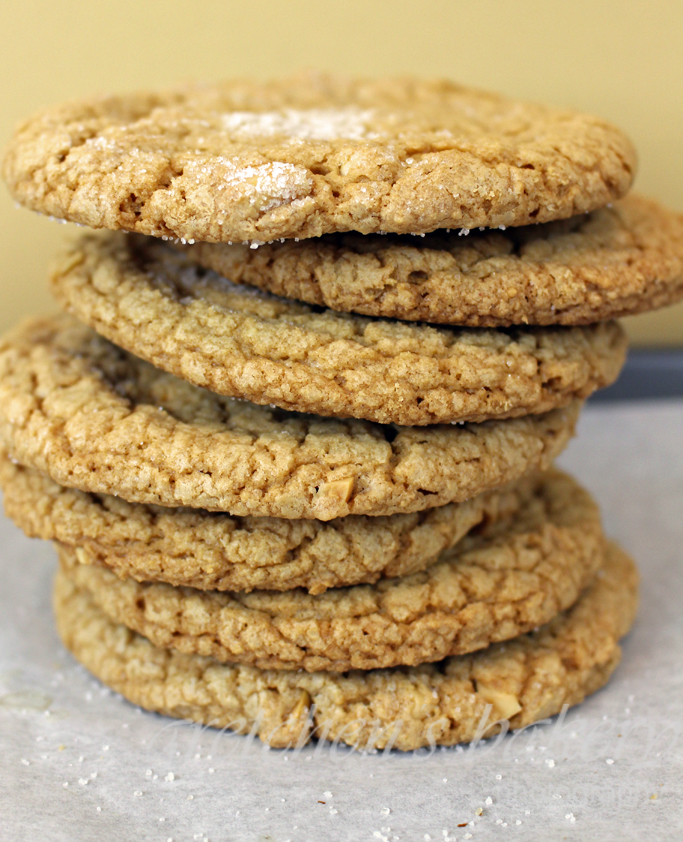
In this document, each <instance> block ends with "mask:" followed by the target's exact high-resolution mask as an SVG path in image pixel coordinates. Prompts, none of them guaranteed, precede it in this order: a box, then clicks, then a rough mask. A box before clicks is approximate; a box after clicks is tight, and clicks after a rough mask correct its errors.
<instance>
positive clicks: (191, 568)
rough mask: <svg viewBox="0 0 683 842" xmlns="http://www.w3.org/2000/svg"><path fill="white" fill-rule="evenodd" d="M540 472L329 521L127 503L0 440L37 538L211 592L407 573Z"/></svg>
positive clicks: (509, 508)
mask: <svg viewBox="0 0 683 842" xmlns="http://www.w3.org/2000/svg"><path fill="white" fill-rule="evenodd" d="M536 483H537V479H536V478H535V477H534V476H527V477H523V478H522V479H520V480H516V481H515V482H514V483H509V484H508V485H507V486H505V487H503V488H501V489H496V490H494V491H488V492H486V493H485V494H480V495H478V496H477V497H474V498H472V499H471V500H465V501H464V502H462V503H449V504H447V505H446V506H439V507H438V508H436V509H426V510H425V511H424V512H416V513H414V514H398V515H389V516H387V517H381V516H380V517H368V516H367V515H349V516H348V517H344V518H337V519H336V520H333V521H329V522H328V523H324V522H323V521H319V520H286V519H284V518H272V517H245V518H240V517H233V516H232V515H227V514H221V513H219V512H207V511H205V510H202V509H187V508H181V509H169V508H164V507H162V506H150V505H147V506H146V505H143V504H142V503H127V502H126V501H125V500H121V499H120V498H119V497H113V496H112V495H109V494H87V493H86V492H83V491H78V490H76V489H74V488H64V487H63V486H61V485H57V483H55V482H53V481H52V480H51V479H50V478H49V477H47V476H45V475H44V474H41V473H40V472H38V471H36V470H34V469H32V468H25V467H23V466H22V465H19V464H17V463H15V462H12V461H11V460H10V459H9V458H8V457H7V455H6V453H4V452H3V451H2V448H1V447H0V489H2V492H3V504H4V508H5V513H6V514H7V516H8V517H10V518H11V519H12V520H13V521H14V522H15V523H16V524H17V525H18V526H19V527H20V528H21V529H23V530H24V532H26V534H27V535H29V536H30V537H36V538H43V539H47V540H55V541H59V542H60V543H62V544H68V545H69V546H72V547H81V548H83V549H84V550H85V551H86V552H85V553H83V552H81V553H80V558H81V560H84V559H85V558H86V557H87V559H89V560H94V561H95V562H96V563H98V564H101V565H103V566H104V567H108V568H109V569H111V570H113V571H114V572H115V573H116V574H117V575H118V576H122V577H126V576H130V577H132V578H134V579H137V580H138V581H160V582H168V583H169V584H171V585H186V586H188V587H193V588H200V589H204V590H222V591H225V590H231V591H251V590H254V588H260V589H262V590H276V591H283V590H290V589H292V588H306V590H308V591H309V592H310V593H313V594H318V593H322V592H323V591H325V590H327V588H332V587H340V586H342V585H356V584H360V583H363V582H365V583H372V582H376V581H377V580H378V579H380V578H385V577H391V576H407V575H409V574H411V573H415V572H417V571H418V570H424V569H425V568H427V567H430V566H431V565H432V564H434V562H435V561H436V560H437V559H438V557H439V555H440V554H441V553H442V552H443V551H444V550H448V549H450V548H451V547H454V546H455V545H456V544H458V542H459V541H460V540H461V539H462V538H463V537H464V536H465V535H466V534H467V533H468V532H469V531H470V530H471V529H473V528H474V527H476V526H478V525H480V524H483V523H485V524H487V525H489V524H491V523H493V522H496V521H499V520H502V519H509V518H511V517H513V516H514V515H515V514H516V513H517V512H518V511H519V510H520V509H521V508H523V507H524V506H525V505H526V503H527V502H528V501H529V499H530V496H531V494H532V493H533V491H534V488H535V487H536Z"/></svg>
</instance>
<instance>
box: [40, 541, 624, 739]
mask: <svg viewBox="0 0 683 842" xmlns="http://www.w3.org/2000/svg"><path fill="white" fill-rule="evenodd" d="M637 600H638V576H637V572H636V569H635V566H634V564H633V562H632V561H631V559H630V558H629V557H628V556H627V555H626V554H625V553H624V552H623V551H622V550H620V549H619V548H618V547H617V546H616V545H614V544H609V545H608V548H607V554H606V559H605V565H604V567H603V568H602V570H601V571H599V574H598V576H596V578H595V579H594V581H593V584H592V585H591V586H590V587H589V588H588V590H587V591H586V592H585V593H584V594H583V595H582V596H581V597H580V599H579V600H578V601H577V602H576V603H575V604H574V606H572V608H570V609H568V610H567V611H566V612H563V613H562V614H560V615H558V616H557V617H556V618H555V619H554V620H552V621H551V622H550V623H548V624H547V625H545V626H543V627H541V628H540V629H539V630H538V631H536V632H531V633H529V634H526V635H523V636H521V637H518V638H517V639H515V640H512V641H508V642H506V643H502V644H494V645H493V646H490V647H489V648H487V649H485V650H483V651H481V652H477V653H474V654H472V655H460V656H457V657H451V658H447V659H445V660H444V661H442V662H440V663H439V664H423V665H421V666H419V667H403V668H401V667H395V668H392V669H382V670H372V671H366V672H363V671H353V672H349V673H346V674H340V673H330V672H317V673H306V672H292V671H289V670H259V669H258V668H256V667H249V666H229V665H226V664H220V663H218V662H217V661H215V660H214V659H213V658H206V657H202V656H200V655H184V654H182V653H180V652H177V651H174V650H169V649H161V648H158V647H155V646H154V645H153V644H151V643H150V642H149V641H148V640H147V639H146V638H144V637H142V636H141V635H139V634H137V633H135V632H133V631H131V630H130V629H128V628H127V627H126V626H124V625H120V624H116V623H113V622H112V621H111V620H109V619H108V618H107V616H106V615H105V614H104V612H103V611H101V609H99V608H98V607H97V606H96V605H95V604H94V602H93V600H92V598H91V597H90V596H89V595H88V594H87V592H86V591H82V590H79V589H78V588H76V587H75V586H74V585H73V584H72V583H71V582H70V581H69V580H68V579H66V577H64V576H63V575H62V574H58V576H57V580H56V582H55V594H54V606H55V614H56V618H57V627H58V630H59V633H60V636H61V638H62V640H63V642H64V645H65V646H66V647H67V649H69V650H70V651H71V652H72V653H73V654H74V655H75V657H76V658H77V659H78V660H79V661H80V662H81V663H82V664H83V665H84V666H85V667H87V668H88V669H89V670H90V671H91V672H93V673H94V674H95V676H96V677H97V678H99V679H100V680H101V681H103V682H104V683H105V684H107V685H108V686H110V687H112V688H113V689H114V690H116V691H117V692H119V693H121V694H122V695H123V696H125V697H126V698H127V699H129V700H130V701H132V702H134V703H135V704H138V705H141V706H142V707H144V708H146V709H148V710H153V711H158V712H160V713H165V714H168V715H170V716H175V717H179V718H184V719H190V720H193V721H195V722H201V723H204V724H207V725H211V726H213V727H216V728H229V729H232V730H235V731H237V732H240V733H248V732H250V731H251V732H252V733H255V734H258V736H259V737H260V738H261V739H262V740H263V741H264V742H265V743H267V744H269V745H271V746H273V747H294V746H297V745H303V744H305V743H306V742H307V741H308V740H309V739H312V738H317V739H320V740H332V741H336V742H340V743H346V744H349V745H352V746H355V747H356V748H359V749H369V748H384V747H385V746H387V745H389V746H391V747H394V748H397V749H402V750H410V749H416V748H420V747H421V746H434V745H454V744H456V743H460V742H468V741H470V740H473V739H475V738H476V737H478V738H482V737H488V736H492V735H494V734H496V733H498V732H499V731H500V730H501V728H502V727H504V726H505V727H509V728H510V729H516V728H523V727H525V726H526V725H529V724H531V723H533V722H537V721H539V720H541V719H545V718H547V717H549V716H552V715H553V714H555V713H559V712H560V710H561V709H562V708H563V706H564V705H575V704H578V703H579V702H581V701H583V699H584V698H585V696H587V695H588V694H589V693H593V692H594V691H596V690H597V689H598V688H600V687H602V686H603V685H604V684H605V683H606V682H607V680H608V679H609V677H610V675H611V674H612V672H613V671H614V669H615V667H616V666H617V664H618V662H619V658H620V654H621V650H620V647H619V643H618V641H619V639H620V638H621V637H622V636H623V635H625V634H626V632H627V631H628V630H629V628H630V626H631V623H632V622H633V617H634V614H635V611H636V606H637Z"/></svg>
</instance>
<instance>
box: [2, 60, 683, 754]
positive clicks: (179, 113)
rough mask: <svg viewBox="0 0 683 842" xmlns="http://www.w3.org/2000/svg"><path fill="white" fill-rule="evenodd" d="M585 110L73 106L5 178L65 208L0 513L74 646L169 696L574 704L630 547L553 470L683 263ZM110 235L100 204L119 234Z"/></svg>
mask: <svg viewBox="0 0 683 842" xmlns="http://www.w3.org/2000/svg"><path fill="white" fill-rule="evenodd" d="M633 170H634V153H633V150H632V148H631V145H630V143H629V142H628V140H627V139H626V138H625V137H624V136H623V135H622V134H621V133H620V132H619V131H617V130H616V129H614V128H613V127H611V126H609V125H607V124H605V123H604V122H602V121H600V120H598V119H595V118H592V117H587V116H584V115H579V114H574V113H567V112H560V111H555V110H552V109H548V108H544V107H541V106H534V105H529V104H523V103H519V102H514V101H510V100H506V99H503V98H500V97H497V96H494V95H491V94H486V93H481V92H478V91H471V90H467V89H464V88H462V87H460V86H457V85H453V84H450V83H446V82H435V83H432V82H421V81H416V80H410V79H408V80H406V79H389V80H380V81H373V82H370V81H363V80H349V79H343V78H336V77H327V76H320V75H315V74H313V75H311V74H308V75H305V76H301V77H296V78H294V79H288V80H284V81H279V82H273V83H255V82H242V81H241V82H231V83H225V84H222V85H216V86H201V87H187V88H180V89H176V90H171V91H167V92H164V93H161V94H142V95H131V96H124V97H110V98H106V99H96V100H91V101H87V102H80V103H74V104H69V105H66V106H63V107H61V108H57V109H53V110H51V111H49V112H46V113H43V114H41V115H39V116H37V117H35V118H34V119H32V120H30V121H28V122H27V123H25V124H24V125H23V126H21V127H20V128H19V130H18V132H17V134H16V136H15V138H14V139H13V141H12V143H11V145H10V148H9V150H8V153H7V156H6V159H5V164H4V175H5V179H6V181H7V182H8V184H9V187H10V190H11V192H12V193H13V195H14V196H15V197H16V199H17V200H18V201H19V202H21V203H22V204H25V205H27V206H28V207H30V208H32V209H34V210H37V211H40V212H42V213H46V214H50V215H51V216H53V217H57V218H60V219H67V220H70V221H72V222H77V223H80V224H82V225H86V226H89V227H90V228H105V229H110V230H109V231H105V232H99V233H92V232H90V233H84V234H83V235H82V236H80V238H79V239H77V240H76V241H75V242H74V243H72V244H71V245H70V246H69V247H68V249H66V251H65V252H64V253H63V254H62V255H61V256H60V257H59V258H58V259H57V261H56V263H55V265H54V269H53V272H52V289H53V292H54V294H55V296H56V298H57V300H58V302H59V303H60V305H61V306H62V307H63V309H64V310H65V311H66V312H65V314H63V315H59V316H55V317H53V318H47V319H41V320H33V321H31V322H28V323H26V324H24V325H22V326H21V327H19V328H18V329H16V330H15V331H13V332H12V333H11V334H10V335H8V336H6V337H5V338H4V339H3V340H2V341H1V342H0V448H1V452H0V485H1V486H2V489H3V492H4V504H5V509H6V511H7V513H8V515H9V516H10V517H11V518H12V519H13V520H14V521H15V522H16V523H18V524H19V526H21V528H22V529H24V531H25V532H26V533H27V534H28V535H32V536H39V537H41V538H46V539H50V540H53V541H54V542H55V543H56V546H57V548H58V554H59V559H60V567H59V572H58V574H57V579H56V583H55V597H54V605H55V613H56V617H57V624H58V628H59V632H60V634H61V636H62V639H63V641H64V643H65V645H66V646H67V648H68V649H70V650H71V651H72V652H73V653H74V655H75V656H76V658H78V659H79V660H80V661H81V662H82V663H83V664H85V666H86V667H88V668H89V669H90V670H91V671H92V672H93V673H94V674H95V675H96V676H98V677H99V678H100V679H101V680H102V681H103V682H105V683H106V684H108V685H109V686H111V687H113V688H115V689H116V690H118V691H119V692H121V693H122V694H123V695H124V696H125V697H126V698H128V699H130V700H131V701H133V702H135V703H137V704H139V705H142V706H143V707H145V708H147V709H149V710H155V711H159V712H163V713H166V714H170V715H172V716H178V717H184V718H187V719H192V720H195V721H198V722H203V723H207V724H210V725H214V726H216V727H219V728H230V729H233V730H236V731H239V732H242V733H246V732H250V731H251V732H253V733H257V734H258V735H259V736H260V737H261V739H263V740H264V741H266V742H268V743H269V744H271V745H273V746H295V745H302V744H303V743H304V742H306V740H308V739H310V738H312V737H313V738H318V739H328V740H336V741H340V742H344V743H348V744H351V745H354V746H357V747H362V748H370V747H386V746H393V747H396V748H400V749H413V748H418V747H420V746H429V745H437V744H441V745H452V744H454V743H457V742H462V741H468V740H472V739H474V738H477V737H483V736H489V735H491V734H494V733H497V732H499V731H500V730H501V729H506V728H508V727H510V728H519V727H523V726H525V725H528V724H529V723H531V722H534V721H536V720H538V719H543V718H546V717H547V716H549V715H552V714H554V713H557V712H558V711H560V710H561V709H562V707H563V706H565V705H572V704H575V703H577V702H579V701H581V700H582V699H583V698H584V697H585V695H586V694H588V693H590V692H592V691H594V690H596V689H597V688H598V687H600V686H602V685H603V684H604V683H605V681H606V680H607V679H608V677H609V676H610V674H611V673H612V671H613V670H614V668H615V666H616V664H617V662H618V659H619V653H620V649H619V645H618V640H619V638H620V637H621V636H623V635H624V634H625V633H626V631H627V630H628V628H629V626H630V624H631V622H632V619H633V615H634V611H635V605H636V601H637V574H636V572H635V569H634V566H633V564H632V562H631V561H630V559H629V558H628V557H627V556H626V555H625V554H624V553H623V552H622V551H621V550H620V549H619V548H618V547H616V546H615V545H614V544H612V543H609V542H607V541H606V539H605V538H604V536H603V534H602V530H601V526H600V517H599V512H598V510H597V507H596V505H595V503H594V502H593V501H592V500H591V498H590V496H589V495H588V493H587V492H586V491H584V490H583V489H582V488H581V487H580V486H579V485H578V484H577V483H576V482H575V481H574V480H572V479H571V478H570V477H568V476H566V475H565V474H563V473H561V472H559V471H558V470H556V469H554V468H553V467H552V462H553V459H554V458H555V457H556V456H557V455H558V454H559V453H560V452H561V451H562V449H563V448H564V446H565V445H566V443H567V441H568V440H569V438H570V437H571V435H572V432H573V429H574V426H575V423H576V420H577V417H578V413H579V411H580V408H581V403H582V401H583V399H585V398H586V397H587V396H588V395H589V394H590V393H591V392H593V391H594V390H595V389H598V388H600V387H603V386H606V385H608V384H609V383H611V382H612V381H613V380H614V379H615V378H616V377H617V375H618V372H619V369H620V367H621V365H622V364H623V361H624V357H625V353H626V342H625V338H624V333H623V331H622V330H621V328H620V327H619V325H618V324H617V323H616V322H614V321H612V319H614V318H615V317H617V316H620V315H623V314H625V313H634V312H639V311H642V310H645V309H648V308H651V307H655V306H661V305H663V304H667V303H670V302H672V301H674V300H676V299H677V298H680V297H681V296H683V219H682V218H681V217H679V216H676V215H675V214H673V213H670V212H668V211H666V210H665V209H663V208H661V207H660V206H658V205H656V204H655V203H653V202H651V201H647V200H645V199H642V198H637V197H633V196H629V197H627V198H623V197H624V195H625V194H626V192H627V191H628V189H629V187H630V184H631V180H632V176H633ZM126 232H127V233H126Z"/></svg>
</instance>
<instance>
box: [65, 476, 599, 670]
mask: <svg viewBox="0 0 683 842" xmlns="http://www.w3.org/2000/svg"><path fill="white" fill-rule="evenodd" d="M82 553H84V555H85V557H86V559H87V553H86V552H85V551H82ZM59 555H60V561H61V565H62V569H63V571H64V573H65V574H66V575H67V576H68V577H69V578H71V579H72V580H73V581H74V583H75V584H76V586H77V587H78V588H84V589H85V590H87V591H89V592H90V593H91V594H92V596H93V598H94V600H95V603H96V604H97V605H98V606H99V607H100V608H101V609H102V610H103V611H104V612H105V613H106V614H107V616H108V617H110V618H111V619H112V620H113V621H114V622H117V623H123V624H124V625H126V626H128V628H130V629H133V630H134V631H136V632H138V633H140V634H142V635H144V636H145V637H146V638H148V639H149V640H150V641H151V642H152V643H153V644H155V645H156V646H162V647H170V648H173V649H178V650H179V651H180V652H184V653H185V654H197V655H205V656H210V657H212V658H215V659H216V660H218V661H222V662H237V663H241V664H250V665H252V666H256V667H259V668H261V669H290V670H298V669H304V670H306V671H307V672H316V671H318V670H332V671H335V672H346V671H347V670H350V669H364V670H368V669H379V668H385V667H394V666H399V665H407V666H416V665H417V664H421V663H425V662H427V661H440V660H442V659H443V658H445V657H447V656H449V655H461V654H465V653H467V652H473V651H475V650H477V649H483V648H485V647H486V646H488V645H490V644H491V643H495V642H498V641H501V640H509V639H510V638H513V637H516V636H517V635H520V634H523V633H525V632H528V631H529V630H531V629H533V628H537V627H538V626H540V625H542V624H543V623H547V622H548V621H550V620H551V619H552V618H553V617H554V616H556V615H557V614H558V613H559V612H560V611H563V610H564V609H566V608H568V607H569V606H570V605H572V604H573V603H574V602H575V601H576V599H577V598H578V596H579V594H580V593H581V591H582V590H583V589H584V588H585V587H586V586H587V585H588V583H589V582H590V580H591V578H592V577H593V575H594V574H595V572H596V571H597V569H598V568H599V567H600V565H601V564H602V562H603V560H604V539H603V536H602V530H601V527H600V515H599V512H598V508H597V506H596V505H595V503H594V502H593V501H592V500H591V498H590V496H589V495H588V494H587V493H586V492H585V491H584V490H583V489H581V488H580V487H579V486H578V485H577V484H576V483H575V482H574V481H573V480H572V479H570V478H569V477H568V476H566V475H563V474H560V473H559V472H558V473H555V472H553V473H551V474H549V475H547V476H545V477H544V478H543V479H542V480H541V481H539V483H538V485H537V488H536V490H535V494H534V495H533V497H532V498H531V499H530V501H529V503H528V504H527V507H526V508H525V509H524V510H522V511H521V512H518V513H517V515H516V516H513V517H511V518H510V519H507V520H505V521H503V522H501V523H497V524H494V525H493V526H492V527H490V528H485V529H484V531H483V534H482V535H477V536H472V537H471V538H470V537H467V538H464V539H463V540H462V541H461V542H460V544H459V545H458V546H457V547H456V548H455V549H453V550H451V551H450V552H447V553H446V554H445V555H444V556H442V558H441V559H440V560H439V562H438V563H437V564H435V565H434V566H432V567H430V568H429V569H428V570H425V571H422V572H420V573H414V574H412V575H411V576H407V577H405V578H400V579H399V578H394V579H384V580H382V581H380V582H378V583H377V584H374V585H356V586H354V587H349V588H334V589H333V590H330V591H327V592H326V593H325V594H320V595H318V596H311V595H310V594H307V593H305V592H303V591H302V590H300V589H297V590H290V591H286V592H284V593H276V592H272V591H253V592H252V593H249V594H243V593H216V592H214V591H198V590H192V589H190V588H174V587H173V586H172V585H166V584H152V583H140V582H136V581H135V580H133V579H123V580H122V579H119V578H117V577H116V576H115V575H114V574H113V573H111V572H110V571H108V570H106V569H105V568H102V567H99V566H95V565H93V564H81V563H79V561H78V558H79V557H80V558H82V557H83V554H81V555H80V556H79V553H78V550H77V549H73V548H70V547H61V548H60V552H59Z"/></svg>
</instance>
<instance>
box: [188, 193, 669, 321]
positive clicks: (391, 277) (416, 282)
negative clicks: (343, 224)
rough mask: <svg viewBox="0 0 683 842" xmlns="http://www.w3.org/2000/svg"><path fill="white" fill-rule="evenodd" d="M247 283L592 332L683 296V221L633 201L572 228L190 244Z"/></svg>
mask: <svg viewBox="0 0 683 842" xmlns="http://www.w3.org/2000/svg"><path fill="white" fill-rule="evenodd" d="M177 247H178V248H181V249H183V250H184V251H185V253H186V254H187V256H188V257H189V258H191V259H192V260H194V261H196V262H197V263H199V264H200V265H202V266H205V267H206V268H208V269H213V270H215V271H216V272H218V273H219V274H221V275H224V276H225V277H226V278H230V280H232V281H234V282H235V283H244V284H251V285H253V286H255V287H259V288H260V289H263V290H266V291H268V292H272V293H275V294H276V295H284V296H287V297H289V298H297V299H300V300H302V301H307V302H308V303H310V304H315V305H317V306H325V307H330V308H331V309H332V310H340V311H342V312H350V313H362V314H365V315H367V316H382V317H385V318H395V319H407V320H410V321H415V320H424V321H427V322H434V323H439V324H454V325H455V324H457V325H468V326H470V327H505V326H507V325H513V324H532V325H551V324H559V325H582V324H590V323H591V322H597V321H604V320H607V319H615V318H619V317H621V316H630V315H634V314H635V313H642V312H644V311H645V310H653V309H655V308H657V307H664V306H665V305H667V304H673V303H674V302H676V301H678V300H679V299H680V298H682V297H683V216H681V214H677V213H673V212H672V211H668V210H666V208H663V207H662V206H661V205H659V204H657V203H656V202H653V201H650V200H648V199H644V198H642V197H640V196H634V195H629V196H627V197H626V198H625V199H622V200H621V201H619V202H616V203H615V204H614V205H612V206H611V207H605V208H601V209H600V210H596V211H594V212H593V213H591V214H589V215H587V216H583V215H582V216H575V217H572V218H571V219H569V220H565V221H563V222H555V223H553V222H548V223H545V224H543V225H531V226H525V227H523V228H507V229H506V230H505V231H490V230H484V231H479V230H477V231H470V233H469V236H467V237H461V236H460V235H459V232H456V231H453V232H451V233H446V232H443V231H442V232H438V233H435V234H429V235H427V236H425V237H424V238H420V239H416V238H414V237H400V236H395V235H386V236H384V237H380V236H377V235H369V236H365V237H363V236H361V235H359V234H339V235H334V234H330V235H327V236H325V237H322V238H319V239H315V240H305V241H302V242H298V243H296V242H293V241H291V240H285V241H283V242H275V243H268V244H264V245H262V246H260V247H259V248H257V249H253V248H249V246H246V245H241V244H234V245H228V244H227V243H195V244H194V245H191V246H182V245H178V246H177Z"/></svg>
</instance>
